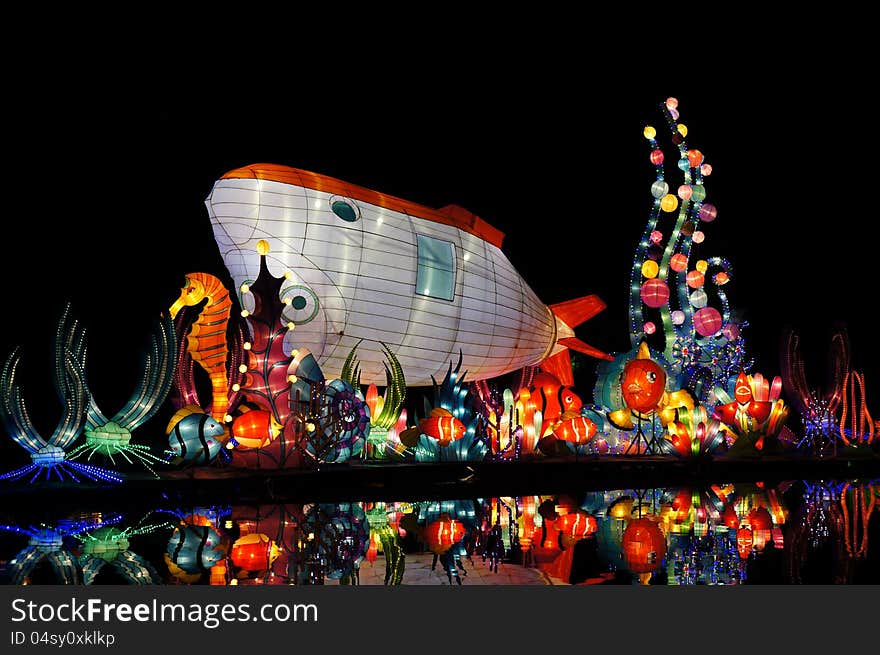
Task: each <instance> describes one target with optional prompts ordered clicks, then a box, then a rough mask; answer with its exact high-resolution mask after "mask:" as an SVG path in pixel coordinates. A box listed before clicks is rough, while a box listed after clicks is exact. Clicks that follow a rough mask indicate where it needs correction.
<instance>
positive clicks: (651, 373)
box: [645, 371, 657, 382]
mask: <svg viewBox="0 0 880 655" xmlns="http://www.w3.org/2000/svg"><path fill="white" fill-rule="evenodd" d="M645 377H646V378H648V382H656V381H657V374H656V373H655V372H654V371H648V372H647V373H645Z"/></svg>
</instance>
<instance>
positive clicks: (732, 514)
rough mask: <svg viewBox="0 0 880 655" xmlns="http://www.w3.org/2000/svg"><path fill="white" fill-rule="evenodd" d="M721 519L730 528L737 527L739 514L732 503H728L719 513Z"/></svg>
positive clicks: (734, 528)
mask: <svg viewBox="0 0 880 655" xmlns="http://www.w3.org/2000/svg"><path fill="white" fill-rule="evenodd" d="M721 521H722V522H723V523H724V525H726V526H727V527H728V528H730V529H731V530H736V529H737V528H739V516H738V515H737V513H736V509H735V508H734V507H733V505H728V506H727V507H725V508H724V513H723V514H722V515H721Z"/></svg>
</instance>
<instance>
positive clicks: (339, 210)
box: [330, 196, 361, 223]
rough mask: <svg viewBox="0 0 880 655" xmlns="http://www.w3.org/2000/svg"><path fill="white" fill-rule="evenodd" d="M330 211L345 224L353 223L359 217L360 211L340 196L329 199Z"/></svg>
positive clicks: (352, 203)
mask: <svg viewBox="0 0 880 655" xmlns="http://www.w3.org/2000/svg"><path fill="white" fill-rule="evenodd" d="M330 209H332V210H333V213H334V214H336V215H337V216H338V217H339V218H341V219H342V220H343V221H345V222H346V223H354V222H355V221H356V220H357V219H359V218H360V217H361V211H360V209H359V208H358V206H357V205H356V204H354V202H352V201H351V200H349V199H348V198H343V197H342V196H333V197H332V198H330Z"/></svg>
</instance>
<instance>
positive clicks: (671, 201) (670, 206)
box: [660, 193, 678, 213]
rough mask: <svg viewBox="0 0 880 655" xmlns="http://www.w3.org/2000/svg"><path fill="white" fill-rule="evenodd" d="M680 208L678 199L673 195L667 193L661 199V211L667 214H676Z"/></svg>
mask: <svg viewBox="0 0 880 655" xmlns="http://www.w3.org/2000/svg"><path fill="white" fill-rule="evenodd" d="M677 208H678V198H676V197H675V196H674V195H672V194H671V193H667V194H666V195H665V196H663V197H662V198H661V199H660V209H662V210H663V211H665V212H667V213H671V212H674V211H675V210H676V209H677Z"/></svg>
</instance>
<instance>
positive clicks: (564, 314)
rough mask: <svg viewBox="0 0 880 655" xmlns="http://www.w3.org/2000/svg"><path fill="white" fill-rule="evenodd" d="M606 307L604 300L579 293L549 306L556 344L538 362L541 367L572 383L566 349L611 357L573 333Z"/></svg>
mask: <svg viewBox="0 0 880 655" xmlns="http://www.w3.org/2000/svg"><path fill="white" fill-rule="evenodd" d="M605 307H606V305H605V302H604V301H603V300H602V299H601V298H599V296H596V295H590V296H582V297H581V298H575V299H574V300H566V301H565V302H561V303H557V304H555V305H550V310H551V311H552V312H553V317H554V318H555V319H556V343H555V344H554V348H553V354H552V355H550V357H548V358H547V359H545V360H544V361H543V362H541V370H542V371H544V372H546V373H550V374H551V375H554V376H556V378H558V379H559V381H560V382H561V383H562V384H563V385H566V386H572V385H573V384H574V375H573V374H572V371H571V355H570V354H569V349H571V350H576V351H577V352H579V353H583V354H584V355H589V356H590V357H596V358H597V359H607V360H609V361H610V360H612V359H613V357H611V355H609V354H607V353H605V352H602V351H601V350H599V349H598V348H594V347H593V346H591V345H590V344H588V343H585V342H583V341H581V340H580V339H578V338H577V337H576V336H574V328H576V327H577V326H578V325H580V324H581V323H584V322H585V321H588V320H589V319H591V318H593V317H594V316H595V315H596V314H598V313H599V312H601V311H602V310H603V309H605Z"/></svg>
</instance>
